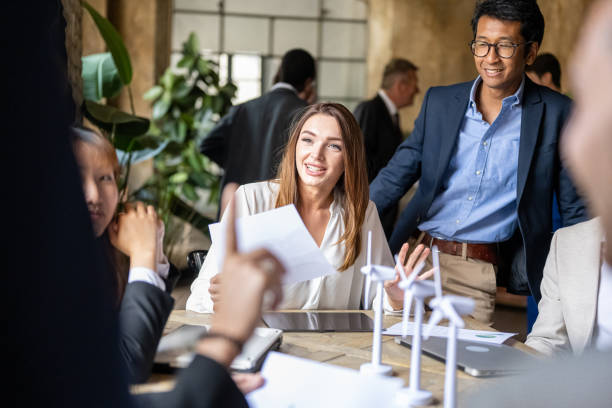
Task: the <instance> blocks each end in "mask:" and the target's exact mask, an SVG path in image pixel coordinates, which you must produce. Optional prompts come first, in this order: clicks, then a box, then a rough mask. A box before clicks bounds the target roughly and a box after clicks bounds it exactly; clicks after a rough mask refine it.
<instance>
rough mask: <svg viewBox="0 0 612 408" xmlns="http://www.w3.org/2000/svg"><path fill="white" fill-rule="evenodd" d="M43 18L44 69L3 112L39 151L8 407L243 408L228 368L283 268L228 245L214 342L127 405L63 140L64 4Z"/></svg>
mask: <svg viewBox="0 0 612 408" xmlns="http://www.w3.org/2000/svg"><path fill="white" fill-rule="evenodd" d="M40 11H41V13H40V16H41V17H42V18H41V21H40V27H39V28H40V32H42V33H44V35H42V36H40V37H37V38H36V40H38V41H39V43H40V45H41V46H40V47H39V50H40V53H39V54H38V55H36V54H34V58H35V59H37V60H38V61H37V62H38V64H34V65H36V66H44V67H45V69H44V70H35V71H34V70H32V71H27V70H28V69H29V68H24V70H22V71H23V72H22V74H23V75H26V74H27V75H28V76H27V77H28V78H29V77H30V73H32V75H31V77H32V78H34V80H33V81H26V83H24V84H22V85H23V86H26V87H27V86H32V87H33V88H34V89H33V90H32V92H29V91H28V92H27V94H30V95H32V94H37V95H38V98H37V101H36V103H35V104H31V103H29V104H27V103H24V104H23V105H22V104H21V101H20V100H18V99H17V98H16V102H15V104H14V108H15V109H14V110H13V111H12V113H13V115H12V118H13V120H14V121H15V123H18V126H19V128H20V129H21V131H23V132H26V133H27V134H28V135H30V136H31V138H30V139H28V143H30V144H32V140H34V141H35V142H34V143H36V141H38V157H37V160H34V162H35V164H34V165H33V166H32V169H33V171H34V172H35V175H34V177H32V180H37V182H36V183H34V182H32V183H20V184H21V185H23V186H24V187H27V188H29V189H30V190H29V191H28V193H29V194H28V196H29V197H37V194H38V197H39V198H40V199H39V200H38V202H37V204H35V205H36V207H37V208H36V209H37V211H33V213H32V214H30V215H29V217H32V218H34V217H38V222H37V223H36V226H35V227H30V228H28V229H27V234H28V240H27V241H26V240H22V237H25V234H26V232H25V230H26V228H23V230H24V232H23V235H19V234H21V231H17V235H16V236H17V237H18V238H17V239H16V240H15V242H16V243H17V245H16V249H15V251H18V250H21V251H23V253H24V255H25V256H29V258H26V259H27V261H28V262H30V260H31V263H29V264H28V266H29V269H28V270H27V271H23V270H22V272H24V273H12V274H10V275H11V276H10V277H9V279H11V280H10V282H11V285H10V286H11V287H12V286H13V285H14V287H15V288H20V290H15V291H10V292H15V294H16V295H15V296H11V295H9V302H10V303H9V307H10V309H11V310H13V311H15V313H10V314H9V315H11V316H10V317H9V322H10V323H9V326H10V327H11V330H10V334H9V336H8V338H9V347H8V349H10V350H11V352H10V353H9V354H11V357H13V358H14V359H15V360H16V363H15V364H14V365H11V368H12V370H11V375H10V377H11V379H12V380H13V381H14V386H12V387H10V390H9V397H8V401H15V403H13V404H11V405H16V406H45V407H134V406H143V407H144V406H146V407H157V406H160V407H161V406H164V407H191V406H199V407H219V406H223V407H246V406H247V404H246V401H245V399H244V397H243V395H242V393H241V392H240V391H239V389H238V388H237V387H236V385H235V383H234V382H233V381H232V379H231V377H230V375H229V374H228V371H227V368H228V365H229V363H230V362H231V361H232V360H233V358H234V357H235V356H236V355H237V354H238V353H239V350H240V348H241V345H242V344H243V342H244V341H246V339H247V338H248V337H249V336H250V335H251V333H252V331H253V328H254V327H255V325H256V324H258V323H259V321H260V311H261V304H262V297H263V293H264V292H265V291H267V290H272V291H273V293H280V292H279V283H280V276H281V274H282V271H283V269H282V266H281V265H280V264H279V263H278V262H277V261H276V258H274V257H273V256H272V255H270V254H269V253H267V252H266V251H258V252H254V253H247V254H243V253H238V252H237V251H236V250H235V247H236V246H235V243H233V242H232V241H230V242H229V243H228V251H227V254H228V257H227V258H226V260H225V265H226V269H227V271H228V272H229V273H228V275H229V276H231V277H232V279H230V280H229V281H228V283H227V285H224V286H223V288H222V289H221V290H223V291H226V292H227V296H229V297H234V296H235V297H236V302H234V303H233V304H227V305H226V306H224V307H221V308H220V310H219V312H218V315H217V316H215V317H214V319H213V322H212V328H211V332H212V333H213V335H211V336H209V337H206V338H203V339H202V340H201V341H200V342H199V344H198V352H199V353H198V354H197V355H196V357H195V359H194V361H193V362H192V364H191V365H190V366H189V367H188V368H187V369H186V370H184V371H182V372H181V373H180V374H179V375H178V379H177V382H176V386H175V388H174V389H173V390H172V391H170V392H168V393H161V394H147V395H137V396H133V395H130V392H129V387H128V379H127V373H126V370H125V366H124V365H123V364H122V362H121V353H120V351H119V341H118V320H117V313H116V299H117V296H116V291H115V289H116V288H115V287H114V285H112V284H111V282H110V280H109V279H108V277H109V275H110V274H109V265H108V264H107V258H106V256H105V254H103V253H101V251H99V246H97V245H96V244H95V241H94V228H93V226H92V223H91V219H90V214H89V211H88V208H87V206H86V204H85V199H84V195H83V190H82V188H81V186H82V180H81V178H80V177H79V169H78V167H77V164H76V161H75V157H74V154H73V152H72V146H71V141H70V138H69V124H70V123H71V122H72V121H73V120H74V116H73V115H74V106H73V105H72V106H71V103H72V98H71V93H70V87H69V86H68V83H67V78H66V65H67V62H66V52H65V37H64V36H65V20H64V17H63V13H62V12H63V10H62V3H61V2H44V5H41V7H40ZM23 15H25V14H23ZM34 42H36V41H34ZM21 48H23V47H21ZM30 51H31V50H30ZM22 52H25V51H22ZM24 55H25V54H24ZM35 78H38V79H39V81H36V80H35ZM40 84H44V86H40ZM20 91H21V93H20V95H22V96H23V95H24V93H23V89H22V88H20ZM23 101H24V102H25V101H26V98H25V97H23ZM22 106H23V107H26V109H24V108H22ZM32 118H36V120H32ZM15 129H16V128H15ZM30 148H31V146H30ZM32 201H34V202H36V199H34V200H32ZM21 205H22V204H21ZM20 222H22V221H21V219H20ZM231 224H232V223H230V225H231ZM36 232H38V234H36ZM231 232H232V231H230V234H228V235H230V236H231ZM32 236H34V237H32ZM36 238H38V240H37V239H36ZM31 241H32V242H33V244H32V245H24V243H25V242H28V243H29V242H31ZM26 251H27V252H26ZM23 259H24V257H23V256H22V257H20V262H21V263H22V267H23ZM13 279H14V280H15V283H14V284H13V283H12V280H13ZM22 288H23V290H21V289H22ZM25 288H27V294H24V291H25ZM277 299H278V298H277ZM279 300H280V299H279ZM236 308H239V310H238V311H237V310H236ZM9 381H10V380H9ZM11 394H12V395H11ZM11 397H13V398H11Z"/></svg>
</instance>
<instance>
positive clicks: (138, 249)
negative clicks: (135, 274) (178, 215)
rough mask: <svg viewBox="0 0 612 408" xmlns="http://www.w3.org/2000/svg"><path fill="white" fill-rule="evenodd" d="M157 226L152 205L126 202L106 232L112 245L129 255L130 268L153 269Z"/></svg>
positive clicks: (154, 265) (155, 255)
mask: <svg viewBox="0 0 612 408" xmlns="http://www.w3.org/2000/svg"><path fill="white" fill-rule="evenodd" d="M158 228H159V225H158V220H157V213H156V212H155V208H153V206H151V205H148V206H145V205H144V204H143V203H141V202H135V203H126V204H125V212H122V213H119V214H118V215H117V220H116V221H114V222H112V223H111V224H110V225H109V226H108V234H109V238H110V241H111V243H112V244H113V246H114V247H115V248H117V249H118V250H119V251H121V252H123V253H124V254H125V255H127V256H129V257H130V267H131V268H133V267H136V266H143V267H145V268H149V269H151V270H153V271H155V269H156V257H157V234H158Z"/></svg>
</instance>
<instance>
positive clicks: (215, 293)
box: [208, 273, 222, 310]
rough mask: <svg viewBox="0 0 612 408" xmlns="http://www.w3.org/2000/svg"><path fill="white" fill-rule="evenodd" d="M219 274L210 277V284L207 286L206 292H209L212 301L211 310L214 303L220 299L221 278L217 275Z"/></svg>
mask: <svg viewBox="0 0 612 408" xmlns="http://www.w3.org/2000/svg"><path fill="white" fill-rule="evenodd" d="M219 275H220V274H219V273H218V274H216V275H215V276H213V277H212V278H210V286H209V287H208V293H210V300H212V301H213V310H215V304H216V303H217V302H218V301H219V300H220V299H221V298H220V292H221V281H222V278H221V277H220V276H219Z"/></svg>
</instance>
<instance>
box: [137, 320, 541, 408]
mask: <svg viewBox="0 0 612 408" xmlns="http://www.w3.org/2000/svg"><path fill="white" fill-rule="evenodd" d="M283 312H287V311H286V310H283ZM291 312H294V313H300V312H301V311H291ZM318 312H322V311H320V310H318ZM330 312H331V311H330ZM333 312H338V310H334V311H333ZM345 312H354V313H359V311H345ZM363 313H365V314H366V315H368V316H370V317H373V312H371V311H363ZM210 319H211V315H210V314H201V313H194V312H190V311H186V310H175V311H173V312H172V314H171V315H170V318H169V320H168V323H167V325H166V328H165V329H164V334H167V333H169V332H171V331H173V330H175V329H177V328H178V327H180V326H182V325H183V324H194V325H204V324H208V323H209V322H210ZM464 320H465V323H466V328H468V329H474V330H491V331H493V329H491V328H490V327H488V326H486V325H484V324H482V323H479V322H478V321H476V320H474V319H472V318H469V317H467V318H465V319H464ZM400 321H401V317H398V316H387V315H386V316H384V320H383V327H389V326H391V325H393V324H395V323H398V322H400ZM425 321H427V316H426V318H425ZM382 340H383V347H382V361H383V363H384V364H389V365H391V366H392V367H393V375H395V376H397V377H400V378H402V379H403V380H404V381H405V383H406V385H408V384H409V380H410V349H409V348H406V347H404V346H400V345H398V344H396V343H395V342H394V338H393V337H392V336H383V338H382ZM506 344H508V345H510V346H512V347H516V348H518V349H520V350H523V351H525V352H527V353H532V354H537V353H536V352H535V351H534V350H533V349H531V348H529V347H528V346H526V345H524V344H523V343H521V342H518V341H516V340H513V339H510V340H508V341H507V342H506ZM371 350H372V333H371V332H369V333H368V332H360V333H313V332H304V333H283V343H282V345H281V347H280V350H279V351H281V352H283V353H287V354H290V355H293V356H297V357H302V358H307V359H310V360H315V361H320V362H325V363H329V364H335V365H339V366H342V367H348V368H353V369H355V370H359V367H360V366H361V364H363V363H365V362H368V361H371V358H372V354H371ZM444 368H445V366H444V363H442V362H440V361H437V360H435V359H432V358H430V357H428V356H426V355H423V356H422V358H421V388H423V389H426V390H429V391H431V392H432V393H433V395H434V399H435V401H434V404H433V405H431V406H434V407H435V406H442V404H441V401H442V399H443V395H444ZM496 380H497V379H496V378H476V377H472V376H470V375H468V374H465V373H464V372H463V371H458V372H457V390H458V393H459V394H460V395H461V394H462V393H465V392H472V391H476V390H478V389H479V388H481V387H483V386H487V385H491V384H492V383H494V382H495V381H496ZM173 386H174V379H173V376H171V375H166V374H153V376H152V377H151V379H150V381H149V382H148V383H147V384H143V385H138V386H134V387H133V388H132V391H133V392H145V391H147V392H157V391H167V390H169V389H171V388H172V387H173Z"/></svg>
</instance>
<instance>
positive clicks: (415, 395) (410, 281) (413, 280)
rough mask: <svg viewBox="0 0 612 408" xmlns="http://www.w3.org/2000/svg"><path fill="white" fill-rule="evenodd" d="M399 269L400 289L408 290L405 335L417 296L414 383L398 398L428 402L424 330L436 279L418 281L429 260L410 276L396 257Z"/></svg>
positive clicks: (411, 402) (403, 402) (404, 401)
mask: <svg viewBox="0 0 612 408" xmlns="http://www.w3.org/2000/svg"><path fill="white" fill-rule="evenodd" d="M395 260H396V262H397V267H398V268H399V271H400V275H401V281H400V283H399V285H398V286H399V287H400V289H403V290H404V312H403V316H402V318H403V319H402V323H403V325H402V337H403V338H406V336H407V335H408V316H409V315H410V308H411V306H412V299H413V298H414V333H413V335H412V351H411V359H410V386H409V387H406V388H402V389H400V390H399V391H398V392H397V395H396V401H397V404H398V405H401V406H413V405H426V404H428V403H429V402H430V401H431V399H432V394H431V392H430V391H427V390H421V389H420V387H421V332H422V324H423V313H424V309H425V308H424V303H425V298H428V297H431V296H433V295H434V293H435V292H436V289H435V285H434V282H432V281H430V280H423V281H419V280H417V277H418V276H419V273H420V272H421V271H422V270H423V268H424V267H425V262H421V263H420V264H418V265H417V266H416V267H415V268H414V270H413V271H412V273H411V274H410V276H409V277H406V274H405V273H404V268H403V267H402V265H401V263H400V262H399V258H398V257H397V256H396V258H395Z"/></svg>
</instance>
